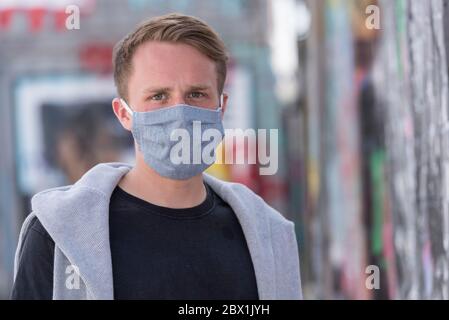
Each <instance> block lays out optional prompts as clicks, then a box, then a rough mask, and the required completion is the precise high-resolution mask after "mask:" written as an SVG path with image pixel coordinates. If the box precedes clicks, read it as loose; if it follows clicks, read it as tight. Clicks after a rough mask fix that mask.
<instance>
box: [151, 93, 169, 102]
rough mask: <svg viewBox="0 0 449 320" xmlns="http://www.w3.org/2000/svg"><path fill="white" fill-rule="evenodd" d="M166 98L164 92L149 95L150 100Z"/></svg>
mask: <svg viewBox="0 0 449 320" xmlns="http://www.w3.org/2000/svg"><path fill="white" fill-rule="evenodd" d="M165 98H166V95H165V93H158V94H155V95H153V96H151V97H150V100H155V101H160V100H163V99H165Z"/></svg>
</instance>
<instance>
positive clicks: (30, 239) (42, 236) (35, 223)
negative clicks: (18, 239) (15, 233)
mask: <svg viewBox="0 0 449 320" xmlns="http://www.w3.org/2000/svg"><path fill="white" fill-rule="evenodd" d="M24 237H25V238H24V242H25V245H26V246H27V247H29V246H30V245H31V246H32V247H36V246H41V245H43V244H46V245H54V241H53V239H52V238H51V236H50V235H49V234H48V232H47V230H46V229H45V228H44V226H43V225H42V223H41V222H40V221H39V219H38V218H37V217H36V216H34V217H32V219H31V221H30V222H29V225H28V228H27V230H26V232H25V235H24Z"/></svg>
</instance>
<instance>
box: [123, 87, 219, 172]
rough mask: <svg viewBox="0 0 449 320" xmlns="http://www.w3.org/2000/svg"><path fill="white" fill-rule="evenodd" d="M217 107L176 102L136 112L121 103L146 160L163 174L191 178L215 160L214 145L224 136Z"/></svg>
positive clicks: (124, 103)
mask: <svg viewBox="0 0 449 320" xmlns="http://www.w3.org/2000/svg"><path fill="white" fill-rule="evenodd" d="M220 100H221V103H220V106H219V108H218V109H215V110H211V109H207V108H201V107H195V106H189V105H186V104H178V105H174V106H171V107H164V108H161V109H157V110H154V111H147V112H136V111H133V110H132V109H131V108H130V107H129V106H128V105H127V104H126V102H125V101H124V100H123V99H121V102H122V104H123V106H124V107H125V109H126V110H127V111H128V113H129V114H130V115H132V119H133V124H132V130H131V131H132V134H133V137H134V139H135V140H136V142H137V145H138V147H139V150H140V151H141V152H142V154H143V157H144V160H145V163H146V164H147V165H148V166H150V167H151V168H152V169H153V170H155V171H156V172H157V173H158V174H160V175H161V176H163V177H167V178H170V179H175V180H185V179H189V178H192V177H194V176H196V175H198V174H200V173H202V172H203V171H204V170H206V169H207V168H208V167H210V166H211V165H212V164H213V163H214V162H215V156H216V155H215V148H216V147H217V146H218V144H219V143H220V142H221V140H222V139H223V136H224V129H223V124H222V121H221V110H222V108H221V105H222V100H223V95H222V96H221V98H220Z"/></svg>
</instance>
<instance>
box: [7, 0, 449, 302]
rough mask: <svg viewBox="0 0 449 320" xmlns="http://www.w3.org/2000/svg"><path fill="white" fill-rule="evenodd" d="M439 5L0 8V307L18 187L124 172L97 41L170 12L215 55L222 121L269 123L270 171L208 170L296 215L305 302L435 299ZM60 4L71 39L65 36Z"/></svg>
mask: <svg viewBox="0 0 449 320" xmlns="http://www.w3.org/2000/svg"><path fill="white" fill-rule="evenodd" d="M448 3H449V0H379V1H376V0H310V1H307V0H70V1H66V0H0V146H1V150H0V298H7V297H8V295H9V292H10V288H11V285H12V273H13V257H14V252H15V248H16V244H17V238H18V232H19V230H20V226H21V223H22V221H23V219H24V218H25V217H26V215H27V214H28V213H29V212H30V199H31V197H32V196H33V194H35V193H36V192H39V191H41V190H43V189H46V188H51V187H57V186H61V185H65V184H71V183H73V182H74V181H76V180H78V179H79V178H80V176H81V175H82V174H83V173H84V172H86V171H87V170H88V169H90V168H91V167H93V166H94V165H95V164H97V163H100V162H109V161H125V162H130V163H132V161H133V155H134V154H133V144H132V137H131V135H130V133H128V132H126V131H125V130H123V129H122V128H121V126H120V125H119V123H118V121H116V120H115V118H114V116H113V113H112V109H111V100H112V98H113V97H114V96H115V88H114V85H113V80H112V65H111V58H112V47H113V45H114V44H115V43H116V42H117V41H118V40H119V39H121V38H122V37H123V36H124V35H125V34H127V33H128V32H129V31H130V30H132V28H133V27H134V26H135V25H136V24H137V23H138V22H140V21H142V20H143V19H146V18H149V17H152V16H156V15H160V14H165V13H170V12H181V13H184V14H189V15H194V16H197V17H199V18H202V19H204V20H205V21H206V22H208V23H209V24H210V25H211V26H212V27H213V28H215V29H216V30H217V31H218V33H219V34H220V35H221V36H222V37H223V39H224V40H225V43H226V45H227V46H228V49H229V51H230V53H231V61H230V63H229V71H228V74H229V75H228V79H227V83H226V89H225V90H226V91H227V92H228V93H229V95H230V101H229V107H228V110H227V114H226V116H225V127H227V128H241V129H246V128H254V129H259V128H261V129H262V128H265V129H278V130H279V139H280V140H279V170H278V173H277V174H276V175H274V176H261V175H259V171H258V167H259V165H257V164H256V165H214V166H213V167H211V168H210V169H209V172H210V173H212V174H214V175H216V176H218V177H220V178H222V179H225V180H230V181H237V182H241V183H244V184H246V185H248V186H249V187H250V188H252V189H253V190H254V191H255V192H256V193H258V194H259V195H260V196H261V197H263V198H264V199H265V200H266V201H267V202H268V203H269V204H271V205H272V206H274V207H275V208H277V209H278V210H279V211H280V212H282V214H284V215H285V216H286V217H287V218H288V219H290V220H292V221H294V222H295V226H296V232H297V236H298V245H299V250H300V257H301V277H302V282H303V291H304V296H305V298H306V299H448V298H449V139H448V137H449V104H448V103H449V91H448V89H449V85H448V57H449V55H448V54H447V52H448V46H449V25H448V24H449V16H448V15H449V6H448ZM68 5H76V6H77V7H78V8H79V9H80V14H81V18H80V28H79V30H76V29H75V30H68V29H67V28H66V25H65V23H66V19H67V18H68V16H69V14H68V13H66V8H67V6H68ZM244 147H245V146H244V145H237V146H236V148H244ZM369 265H375V266H378V267H379V269H380V273H379V274H380V284H379V287H378V289H375V290H371V289H369V288H368V287H367V286H366V279H367V277H368V276H369V275H370V274H367V273H366V271H367V266H369Z"/></svg>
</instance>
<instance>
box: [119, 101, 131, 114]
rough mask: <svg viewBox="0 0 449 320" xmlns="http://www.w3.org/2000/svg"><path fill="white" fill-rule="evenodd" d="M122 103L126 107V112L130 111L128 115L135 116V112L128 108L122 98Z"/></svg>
mask: <svg viewBox="0 0 449 320" xmlns="http://www.w3.org/2000/svg"><path fill="white" fill-rule="evenodd" d="M120 101H121V103H122V105H123V107H125V109H126V111H128V113H129V114H130V115H133V113H134V111H132V109H131V108H130V107H129V106H128V104H127V103H126V101H125V100H123V99H122V98H120Z"/></svg>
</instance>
